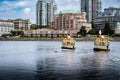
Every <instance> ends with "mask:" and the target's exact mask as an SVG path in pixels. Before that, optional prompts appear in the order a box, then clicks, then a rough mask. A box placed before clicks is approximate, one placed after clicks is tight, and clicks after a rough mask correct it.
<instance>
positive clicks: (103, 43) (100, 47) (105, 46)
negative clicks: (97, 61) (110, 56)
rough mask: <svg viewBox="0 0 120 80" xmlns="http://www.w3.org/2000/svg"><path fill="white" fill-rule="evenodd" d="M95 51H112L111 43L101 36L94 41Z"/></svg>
mask: <svg viewBox="0 0 120 80" xmlns="http://www.w3.org/2000/svg"><path fill="white" fill-rule="evenodd" d="M94 50H95V51H110V41H109V40H108V39H107V38H105V37H104V36H103V35H101V34H100V35H99V36H98V37H97V38H96V39H95V41H94Z"/></svg>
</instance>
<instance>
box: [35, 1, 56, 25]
mask: <svg viewBox="0 0 120 80" xmlns="http://www.w3.org/2000/svg"><path fill="white" fill-rule="evenodd" d="M56 10H57V6H56V4H55V1H54V0H38V1H37V4H36V24H37V25H40V26H46V25H50V22H51V21H52V19H53V16H54V15H55V13H56Z"/></svg>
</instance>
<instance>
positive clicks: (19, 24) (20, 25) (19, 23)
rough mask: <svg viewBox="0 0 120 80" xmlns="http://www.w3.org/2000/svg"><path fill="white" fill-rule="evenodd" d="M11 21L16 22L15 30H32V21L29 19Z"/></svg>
mask: <svg viewBox="0 0 120 80" xmlns="http://www.w3.org/2000/svg"><path fill="white" fill-rule="evenodd" d="M10 21H12V22H13V23H14V29H15V30H30V25H31V22H30V21H29V20H23V19H15V20H10Z"/></svg>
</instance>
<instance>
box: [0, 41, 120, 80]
mask: <svg viewBox="0 0 120 80" xmlns="http://www.w3.org/2000/svg"><path fill="white" fill-rule="evenodd" d="M93 46H94V45H93V42H76V49H75V50H62V49H61V42H60V41H1V42H0V80H120V42H111V44H110V47H111V51H109V52H105V51H99V52H94V51H93Z"/></svg>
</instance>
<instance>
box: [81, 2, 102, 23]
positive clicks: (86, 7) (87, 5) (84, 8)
mask: <svg viewBox="0 0 120 80" xmlns="http://www.w3.org/2000/svg"><path fill="white" fill-rule="evenodd" d="M80 4H81V12H86V13H87V15H86V17H87V20H88V22H90V21H92V20H93V19H94V18H96V17H98V16H99V15H101V11H102V2H101V0H80Z"/></svg>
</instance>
